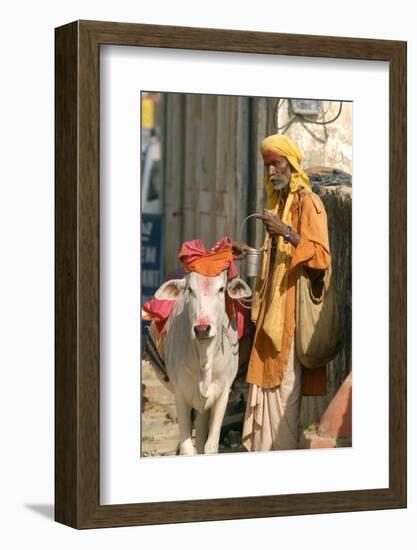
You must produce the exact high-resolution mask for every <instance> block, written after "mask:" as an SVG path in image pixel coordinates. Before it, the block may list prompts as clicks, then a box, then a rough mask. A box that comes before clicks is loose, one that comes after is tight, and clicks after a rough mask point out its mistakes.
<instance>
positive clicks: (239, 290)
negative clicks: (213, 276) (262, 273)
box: [227, 277, 252, 300]
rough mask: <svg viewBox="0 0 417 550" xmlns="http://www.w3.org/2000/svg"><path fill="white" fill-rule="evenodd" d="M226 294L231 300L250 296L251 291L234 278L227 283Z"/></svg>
mask: <svg viewBox="0 0 417 550" xmlns="http://www.w3.org/2000/svg"><path fill="white" fill-rule="evenodd" d="M227 293H228V294H229V296H230V297H231V298H233V300H237V299H238V298H249V297H250V296H252V291H251V289H250V288H249V286H248V285H247V284H246V283H245V281H243V280H242V279H240V278H239V277H235V278H234V279H232V280H231V281H229V282H228V283H227Z"/></svg>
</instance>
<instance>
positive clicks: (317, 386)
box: [247, 193, 331, 394]
mask: <svg viewBox="0 0 417 550" xmlns="http://www.w3.org/2000/svg"><path fill="white" fill-rule="evenodd" d="M299 203H300V195H299V193H294V200H293V208H292V223H291V226H292V228H293V229H294V231H297V232H299V234H300V242H299V244H298V246H297V247H296V248H294V247H292V246H291V263H290V266H289V273H288V285H287V289H286V294H287V296H286V300H285V317H284V328H283V335H282V346H281V351H277V350H276V347H275V346H274V344H273V342H272V341H271V339H270V337H269V336H268V335H267V334H266V333H265V331H264V330H263V322H264V318H265V304H266V303H268V301H267V299H266V298H267V296H266V297H265V300H264V301H263V302H262V304H261V306H260V310H259V316H258V320H257V323H256V332H255V339H254V345H253V348H252V353H251V357H250V360H249V365H248V374H247V381H248V382H249V383H250V384H256V385H257V386H261V387H263V388H273V387H275V386H278V385H279V384H280V383H281V380H282V377H283V375H284V372H285V369H286V367H287V364H288V358H289V353H290V348H291V341H292V339H293V337H294V333H295V289H296V280H297V269H296V267H297V265H298V264H300V263H301V262H304V265H306V266H307V267H310V268H312V269H327V268H328V267H329V266H330V261H331V257H330V250H329V241H328V230H327V215H326V211H325V209H324V206H323V203H322V202H321V200H320V198H319V197H318V196H317V195H315V194H314V193H308V194H305V195H303V197H302V198H301V224H300V228H299V223H298V215H299V214H298V212H299V208H298V207H299ZM298 228H299V229H298ZM270 290H271V287H270V285H269V286H268V290H267V292H270ZM304 370H306V369H304ZM320 371H321V372H320ZM323 372H324V376H325V371H323V370H322V369H315V371H314V372H311V373H309V374H308V375H307V376H306V379H305V380H306V384H307V386H309V387H306V386H305V384H304V385H303V393H304V394H309V392H310V391H312V392H313V393H314V394H317V393H325V391H326V390H325V388H324V391H322V390H323ZM319 379H321V381H320V380H319ZM324 385H325V378H324ZM313 386H314V387H313Z"/></svg>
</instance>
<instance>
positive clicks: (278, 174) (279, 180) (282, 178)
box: [266, 157, 291, 191]
mask: <svg viewBox="0 0 417 550" xmlns="http://www.w3.org/2000/svg"><path fill="white" fill-rule="evenodd" d="M266 169H267V170H268V177H269V181H270V182H271V184H272V187H273V189H274V191H280V190H281V189H285V187H287V185H288V184H289V183H290V179H291V165H290V163H289V162H288V160H287V159H286V158H285V157H279V158H278V159H276V160H273V161H272V162H271V163H270V164H267V165H266Z"/></svg>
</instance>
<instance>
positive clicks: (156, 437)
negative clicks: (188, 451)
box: [141, 360, 247, 457]
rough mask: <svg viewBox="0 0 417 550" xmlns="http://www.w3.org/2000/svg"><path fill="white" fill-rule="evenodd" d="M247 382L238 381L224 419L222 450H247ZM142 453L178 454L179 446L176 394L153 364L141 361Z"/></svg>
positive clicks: (154, 454) (228, 451)
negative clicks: (243, 439)
mask: <svg viewBox="0 0 417 550" xmlns="http://www.w3.org/2000/svg"><path fill="white" fill-rule="evenodd" d="M246 395H247V384H246V383H244V382H239V381H238V382H236V383H235V384H234V387H233V388H232V391H231V394H230V398H229V405H228V408H227V412H226V416H225V420H224V422H223V428H222V433H221V437H220V445H219V452H220V453H230V452H245V451H246V450H245V448H244V447H243V445H242V442H241V437H242V425H243V414H244V410H245V403H246ZM142 402H143V406H142V423H141V424H142V450H141V455H142V456H147V457H149V456H169V455H175V454H176V451H177V447H178V443H179V441H178V421H177V416H176V408H175V400H174V394H173V393H172V392H170V391H169V390H168V389H166V388H165V386H164V385H163V384H162V383H161V382H160V381H159V379H158V378H157V376H156V374H155V373H154V370H153V367H152V366H151V364H150V363H149V362H148V361H146V360H143V361H142Z"/></svg>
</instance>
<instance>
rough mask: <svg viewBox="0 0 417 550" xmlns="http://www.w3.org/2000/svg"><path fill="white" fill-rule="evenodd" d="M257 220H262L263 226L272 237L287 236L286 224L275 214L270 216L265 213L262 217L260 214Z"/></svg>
mask: <svg viewBox="0 0 417 550" xmlns="http://www.w3.org/2000/svg"><path fill="white" fill-rule="evenodd" d="M256 218H258V220H262V222H263V224H264V225H265V229H266V230H267V231H268V233H269V234H270V235H286V234H287V226H286V224H285V223H284V222H283V221H282V220H281V218H279V217H278V216H276V215H275V214H269V213H267V212H266V211H264V213H263V214H262V215H261V214H258V215H257V216H256Z"/></svg>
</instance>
